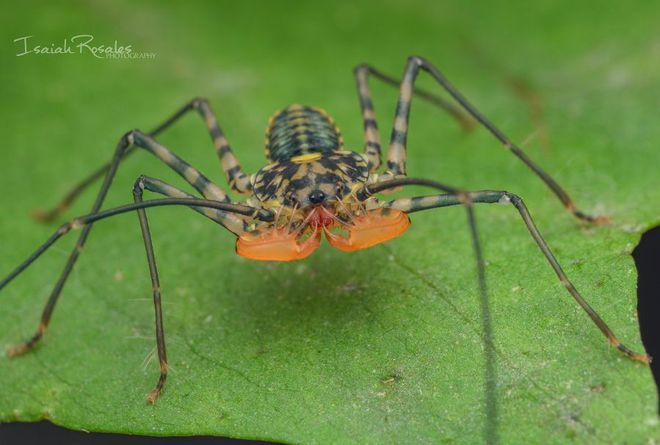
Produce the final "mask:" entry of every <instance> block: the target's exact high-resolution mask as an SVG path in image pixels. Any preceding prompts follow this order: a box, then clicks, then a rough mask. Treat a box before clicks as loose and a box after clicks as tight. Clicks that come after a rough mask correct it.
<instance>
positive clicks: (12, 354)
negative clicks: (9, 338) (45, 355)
mask: <svg viewBox="0 0 660 445" xmlns="http://www.w3.org/2000/svg"><path fill="white" fill-rule="evenodd" d="M28 349H29V348H28V347H27V345H26V344H25V343H23V344H20V345H16V346H12V347H10V348H9V349H7V356H8V357H9V358H16V357H19V356H21V355H23V354H25V353H26V352H27V351H28Z"/></svg>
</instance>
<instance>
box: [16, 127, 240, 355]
mask: <svg viewBox="0 0 660 445" xmlns="http://www.w3.org/2000/svg"><path fill="white" fill-rule="evenodd" d="M133 144H135V146H138V147H140V148H144V149H145V150H147V151H149V152H151V153H152V154H154V155H155V156H156V157H157V158H159V159H160V160H161V161H163V162H164V163H165V164H167V165H168V166H170V167H171V168H172V169H173V170H174V171H176V172H177V173H178V174H179V175H181V176H182V177H183V178H184V179H185V180H186V181H188V183H190V184H191V185H192V186H193V187H194V188H195V189H197V190H198V191H199V192H200V193H201V194H202V195H204V197H206V198H208V199H211V200H215V201H219V202H224V203H229V197H228V196H227V195H226V194H225V193H224V192H223V191H222V190H221V189H220V188H219V187H218V186H217V185H215V184H213V183H212V182H211V181H210V180H209V179H208V178H206V177H205V176H204V175H202V174H201V173H200V172H199V171H198V170H197V169H195V168H193V167H192V166H191V165H190V164H188V163H187V162H185V161H184V160H183V159H181V158H179V157H178V156H176V155H175V154H174V153H172V152H171V151H169V150H168V149H167V148H165V147H164V146H163V145H161V144H159V143H158V142H156V141H155V140H154V139H153V138H151V137H149V136H147V135H145V134H144V133H142V132H140V131H137V130H134V131H130V132H128V133H126V134H125V135H124V136H122V138H121V139H120V140H119V143H118V144H117V147H116V149H115V154H114V156H113V159H112V163H111V166H110V169H109V170H108V173H107V174H106V177H105V181H104V182H103V186H102V187H101V190H100V192H99V194H98V196H97V198H96V201H95V203H94V206H93V207H92V210H91V213H97V212H99V210H100V209H101V206H102V205H103V201H104V200H105V197H106V195H107V193H108V190H109V188H110V185H111V184H112V180H113V178H114V176H115V173H116V172H117V168H118V167H119V163H120V161H121V159H122V157H123V155H124V152H125V151H126V150H127V149H128V148H129V147H130V146H131V145H133ZM220 223H221V224H222V225H223V226H224V227H225V228H227V229H228V230H230V231H231V232H233V233H234V234H237V235H240V234H241V233H243V232H244V231H245V229H246V227H247V225H246V222H245V221H244V220H243V219H242V218H240V217H238V216H236V215H235V214H232V213H224V214H223V215H222V217H221V220H220ZM91 229H92V224H88V225H86V226H85V227H83V229H82V233H81V234H80V237H79V238H78V242H77V243H76V245H75V247H74V248H73V251H72V252H71V254H70V256H69V259H68V261H67V263H66V266H65V267H64V270H63V271H62V274H61V275H60V278H59V279H58V281H57V283H56V285H55V287H54V288H53V290H52V292H51V294H50V296H49V298H48V302H47V303H46V306H45V307H44V310H43V312H42V315H41V321H40V322H39V326H38V328H37V331H36V333H35V334H34V335H33V336H32V337H31V338H30V339H29V340H27V341H26V342H25V343H23V344H22V345H19V346H17V347H15V348H13V349H12V352H13V355H17V354H20V353H23V352H26V351H28V350H29V349H31V348H32V347H34V345H35V344H37V342H38V341H39V340H40V339H41V338H42V337H43V334H44V332H45V331H46V328H47V327H48V324H49V322H50V318H51V315H52V313H53V310H54V308H55V304H56V303H57V299H58V298H59V295H60V293H61V292H62V289H63V288H64V285H65V283H66V281H67V279H68V277H69V275H70V274H71V271H72V270H73V267H74V266H75V264H76V261H78V257H79V256H80V252H81V251H82V249H83V247H84V245H85V242H86V241H87V237H88V236H89V232H90V230H91ZM5 284H6V283H5Z"/></svg>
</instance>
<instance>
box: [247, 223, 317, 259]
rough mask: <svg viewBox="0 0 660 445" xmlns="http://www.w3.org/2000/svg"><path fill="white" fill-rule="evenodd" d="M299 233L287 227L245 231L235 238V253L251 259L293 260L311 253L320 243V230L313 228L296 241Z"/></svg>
mask: <svg viewBox="0 0 660 445" xmlns="http://www.w3.org/2000/svg"><path fill="white" fill-rule="evenodd" d="M298 238H300V233H298V232H290V231H289V230H288V229H287V228H281V229H278V228H273V229H269V230H266V231H262V232H258V233H255V232H247V233H244V234H243V235H241V236H240V237H238V239H237V240H236V253H237V254H239V255H240V256H243V257H246V258H250V259H251V260H261V261H295V260H300V259H303V258H305V257H306V256H308V255H309V254H310V253H312V252H313V251H314V250H315V249H316V248H317V247H318V246H319V244H320V243H321V231H320V230H318V229H315V230H314V232H313V233H312V234H311V236H310V237H309V238H307V239H306V240H304V241H303V242H301V243H298Z"/></svg>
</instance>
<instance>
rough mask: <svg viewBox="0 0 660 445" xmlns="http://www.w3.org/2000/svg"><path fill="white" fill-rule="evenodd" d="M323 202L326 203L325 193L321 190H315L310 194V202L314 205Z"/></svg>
mask: <svg viewBox="0 0 660 445" xmlns="http://www.w3.org/2000/svg"><path fill="white" fill-rule="evenodd" d="M323 201H325V193H323V192H322V191H321V190H314V191H313V192H312V193H310V194H309V202H311V203H312V204H321V203H322V202H323Z"/></svg>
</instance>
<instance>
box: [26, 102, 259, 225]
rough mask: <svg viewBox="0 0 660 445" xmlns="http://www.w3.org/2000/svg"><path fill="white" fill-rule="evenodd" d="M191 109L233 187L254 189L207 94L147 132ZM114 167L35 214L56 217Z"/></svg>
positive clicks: (157, 131) (96, 173) (165, 126)
mask: <svg viewBox="0 0 660 445" xmlns="http://www.w3.org/2000/svg"><path fill="white" fill-rule="evenodd" d="M191 110H196V111H197V112H198V114H199V115H200V116H201V117H202V119H203V121H204V124H205V125H206V128H207V130H208V131H209V134H210V135H211V140H212V141H213V145H214V147H215V150H216V153H217V155H218V158H219V159H220V163H221V166H222V169H223V170H224V172H225V175H226V177H227V180H228V182H229V185H230V186H231V188H232V189H233V190H234V191H236V192H238V193H250V192H251V190H252V185H251V183H250V178H249V176H248V175H247V174H245V173H244V172H243V170H242V169H241V167H240V164H239V163H238V160H237V158H236V156H235V155H234V153H233V151H232V150H231V147H230V145H229V142H227V138H226V137H225V135H224V133H223V132H222V130H221V128H220V125H219V124H218V120H217V118H216V116H215V113H214V112H213V110H212V109H211V105H210V104H209V102H208V100H206V99H203V98H195V99H193V100H191V101H190V102H188V103H187V104H186V105H184V106H183V107H181V108H180V109H179V110H177V111H176V112H175V113H174V114H173V115H172V116H170V117H169V118H168V119H167V120H165V122H163V123H162V124H160V125H159V126H158V127H156V128H155V129H153V130H152V131H150V132H149V133H147V134H148V135H149V136H150V137H152V138H155V137H156V136H158V135H159V134H161V133H162V132H163V131H165V130H166V129H168V128H169V127H170V126H172V125H173V124H174V123H176V122H177V121H178V120H179V119H181V118H182V117H183V116H184V115H186V114H187V113H188V112H189V111H191ZM135 149H136V147H134V146H131V147H128V148H127V149H126V150H125V151H124V152H123V154H122V159H125V158H126V157H127V156H129V155H130V154H132V153H134V152H135V151H136V150H135ZM110 167H111V163H110V162H109V163H107V164H104V165H102V166H101V167H100V168H99V169H97V170H95V171H94V172H92V173H91V174H90V175H89V176H87V177H86V178H85V179H83V180H82V181H80V182H79V183H78V184H76V185H75V186H74V187H73V188H72V189H71V191H69V192H68V193H67V194H66V195H65V196H64V198H63V199H62V200H61V201H60V203H59V204H57V206H55V207H54V208H53V209H51V210H49V211H41V210H36V211H34V212H33V216H34V217H35V218H36V219H38V220H40V221H44V222H48V221H52V220H54V219H55V218H57V217H58V216H59V215H60V214H62V213H64V212H65V211H66V210H67V209H68V208H69V207H70V206H71V204H72V203H73V202H74V201H75V200H76V198H77V197H78V196H79V195H80V194H81V193H82V192H83V191H85V190H86V189H87V188H88V187H89V186H90V185H92V184H93V183H94V182H96V180H98V179H99V178H101V177H103V175H105V174H106V173H107V172H108V171H109V170H110Z"/></svg>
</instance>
